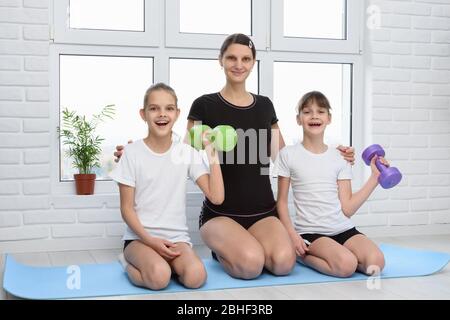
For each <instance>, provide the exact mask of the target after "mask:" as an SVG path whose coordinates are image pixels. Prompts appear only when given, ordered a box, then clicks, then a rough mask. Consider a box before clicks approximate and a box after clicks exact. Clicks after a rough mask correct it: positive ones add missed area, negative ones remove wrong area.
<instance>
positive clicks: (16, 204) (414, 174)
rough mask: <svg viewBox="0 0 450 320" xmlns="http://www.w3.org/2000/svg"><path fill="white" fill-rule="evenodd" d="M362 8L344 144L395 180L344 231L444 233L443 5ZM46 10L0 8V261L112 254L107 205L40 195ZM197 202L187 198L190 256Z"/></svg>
mask: <svg viewBox="0 0 450 320" xmlns="http://www.w3.org/2000/svg"><path fill="white" fill-rule="evenodd" d="M369 4H375V5H378V6H379V8H380V9H381V11H382V17H381V28H380V29H374V30H367V28H366V33H367V34H366V38H365V40H366V41H365V45H364V51H365V53H366V56H365V59H366V62H367V70H366V76H367V77H366V78H367V83H366V89H367V90H366V100H367V103H366V105H364V106H354V107H355V108H365V113H366V114H367V117H366V121H367V126H365V128H367V130H368V131H367V132H364V133H357V132H354V133H353V134H364V135H365V136H366V137H367V139H368V140H369V141H372V142H373V143H380V144H382V145H383V146H384V147H385V148H386V151H387V157H388V158H389V159H390V160H391V162H392V164H393V165H395V166H397V167H399V168H400V169H401V171H402V172H403V174H404V180H403V181H402V183H401V185H400V186H397V187H396V188H394V189H391V190H389V191H386V190H382V189H379V190H377V191H376V192H375V194H374V195H373V196H372V197H371V200H370V201H369V202H368V203H367V204H365V205H364V207H363V208H362V209H361V210H360V211H359V212H358V214H357V215H356V216H355V217H354V219H355V222H356V223H357V224H358V225H359V226H361V230H362V231H364V232H366V233H367V234H368V235H373V236H375V235H399V234H419V233H422V234H423V233H442V232H445V233H450V110H449V107H450V45H449V44H450V0H428V1H425V0H422V1H419V0H417V1H413V0H410V1H408V0H405V1H369ZM48 5H49V2H48V0H23V1H22V0H0V252H14V251H15V252H18V251H51V250H71V249H88V248H90V249H95V248H111V247H119V246H121V241H120V236H121V234H122V232H123V228H124V225H123V223H122V222H121V218H120V213H119V208H118V206H119V199H118V195H117V194H102V195H94V196H89V197H79V196H78V197H77V196H75V195H58V194H56V192H55V190H52V188H51V183H50V173H51V171H52V170H58V168H51V167H50V156H51V155H50V132H51V130H55V128H51V126H50V120H49V119H50V113H51V112H54V111H53V110H51V109H50V104H49V68H50V69H51V68H52V66H51V65H50V66H49V60H48V51H49V23H48V21H49V10H48ZM124 139H126V137H124ZM361 151H362V150H357V153H358V154H359V153H360V152H361ZM357 161H358V165H361V162H360V160H359V159H358V160H357ZM201 201H202V197H201V196H199V195H190V196H189V197H188V215H189V226H190V228H191V229H192V230H193V232H192V237H193V241H194V243H196V244H199V243H201V240H200V237H199V235H198V231H197V230H198V223H197V217H198V213H199V210H200V206H201Z"/></svg>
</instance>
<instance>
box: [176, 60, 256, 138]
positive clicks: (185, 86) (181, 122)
mask: <svg viewBox="0 0 450 320" xmlns="http://www.w3.org/2000/svg"><path fill="white" fill-rule="evenodd" d="M170 85H171V86H172V87H173V88H174V90H175V91H176V93H177V95H178V105H179V107H180V109H181V114H180V117H179V118H178V121H177V122H176V123H175V126H174V131H175V132H176V133H178V134H180V135H182V136H183V137H184V134H185V131H186V125H187V116H188V114H189V109H190V108H191V105H192V102H194V100H195V99H196V98H198V97H200V96H201V95H204V94H207V93H213V92H218V91H220V90H221V89H222V88H223V86H224V85H225V75H224V73H223V70H222V69H221V68H220V64H219V61H218V60H217V59H170ZM247 90H248V91H250V92H253V93H258V66H256V65H255V66H254V68H253V71H252V73H251V74H250V76H249V78H248V79H247Z"/></svg>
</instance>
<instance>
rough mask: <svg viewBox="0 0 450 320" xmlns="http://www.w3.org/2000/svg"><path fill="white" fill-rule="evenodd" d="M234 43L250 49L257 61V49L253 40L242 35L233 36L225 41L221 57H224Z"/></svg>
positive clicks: (235, 34) (221, 48) (221, 49)
mask: <svg viewBox="0 0 450 320" xmlns="http://www.w3.org/2000/svg"><path fill="white" fill-rule="evenodd" d="M234 43H237V44H242V45H244V46H247V47H249V48H250V49H251V50H252V55H253V59H256V49H255V45H254V44H253V41H252V39H250V37H249V36H247V35H245V34H242V33H234V34H231V35H229V36H228V37H227V38H226V39H225V41H224V42H223V43H222V47H220V56H221V57H222V56H223V54H224V53H225V51H227V49H228V47H229V46H230V45H232V44H234Z"/></svg>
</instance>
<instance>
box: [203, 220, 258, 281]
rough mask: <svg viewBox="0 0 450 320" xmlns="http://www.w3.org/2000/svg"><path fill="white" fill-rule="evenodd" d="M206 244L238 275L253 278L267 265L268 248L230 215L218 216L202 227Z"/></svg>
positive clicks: (229, 272) (220, 260) (234, 274)
mask: <svg viewBox="0 0 450 320" xmlns="http://www.w3.org/2000/svg"><path fill="white" fill-rule="evenodd" d="M200 234H201V236H202V239H203V241H204V242H205V244H206V245H207V246H208V247H209V248H210V249H211V250H213V251H214V252H215V253H216V254H217V258H218V259H219V262H220V263H221V264H222V266H223V267H224V268H225V271H226V272H227V273H228V274H229V275H231V276H232V277H235V278H242V279H253V278H256V277H258V276H259V275H260V274H261V272H262V270H263V268H264V250H263V247H262V246H261V244H260V243H259V242H258V241H257V240H256V238H255V237H254V236H253V235H251V234H250V232H248V231H247V230H245V229H244V228H243V227H242V226H241V225H240V224H238V223H237V222H235V221H234V220H232V219H230V218H228V217H216V218H213V219H211V220H209V221H208V222H206V223H205V224H204V225H203V226H202V227H201V228H200Z"/></svg>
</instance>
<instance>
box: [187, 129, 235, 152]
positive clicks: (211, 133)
mask: <svg viewBox="0 0 450 320" xmlns="http://www.w3.org/2000/svg"><path fill="white" fill-rule="evenodd" d="M205 132H206V134H205ZM203 135H205V138H206V139H208V140H209V141H210V142H211V143H212V144H213V145H214V148H216V149H217V150H218V151H224V152H228V151H231V150H233V149H234V147H235V146H236V144H237V133H236V130H234V128H233V127H231V126H228V125H219V126H217V127H215V128H214V129H211V128H210V127H209V126H207V125H205V124H202V125H196V126H193V127H192V128H191V129H190V130H189V135H188V137H189V143H190V145H191V146H193V147H194V148H195V149H197V150H203V149H204V148H205V145H204V144H203Z"/></svg>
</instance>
